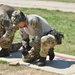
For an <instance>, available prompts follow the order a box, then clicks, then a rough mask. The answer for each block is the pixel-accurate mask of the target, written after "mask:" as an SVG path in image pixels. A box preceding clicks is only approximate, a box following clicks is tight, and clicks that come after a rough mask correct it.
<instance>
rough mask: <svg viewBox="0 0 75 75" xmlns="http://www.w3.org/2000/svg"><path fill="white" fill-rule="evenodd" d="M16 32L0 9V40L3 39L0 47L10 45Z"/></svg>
mask: <svg viewBox="0 0 75 75" xmlns="http://www.w3.org/2000/svg"><path fill="white" fill-rule="evenodd" d="M16 30H17V29H15V27H13V24H12V23H11V21H10V19H9V17H8V15H7V13H6V12H5V11H4V10H2V9H0V38H3V39H4V41H3V43H0V46H1V47H4V46H5V47H7V46H10V45H11V43H12V41H13V37H14V34H15V31H16Z"/></svg>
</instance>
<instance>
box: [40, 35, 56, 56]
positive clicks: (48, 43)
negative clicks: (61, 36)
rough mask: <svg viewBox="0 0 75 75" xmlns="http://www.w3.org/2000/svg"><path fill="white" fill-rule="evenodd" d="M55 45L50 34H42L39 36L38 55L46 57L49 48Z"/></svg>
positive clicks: (53, 38)
mask: <svg viewBox="0 0 75 75" xmlns="http://www.w3.org/2000/svg"><path fill="white" fill-rule="evenodd" d="M55 45H56V40H55V37H54V36H52V35H50V34H48V35H46V36H43V37H42V38H41V50H40V56H41V57H46V56H47V55H48V52H49V49H50V48H54V46H55Z"/></svg>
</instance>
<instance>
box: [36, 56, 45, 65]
mask: <svg viewBox="0 0 75 75" xmlns="http://www.w3.org/2000/svg"><path fill="white" fill-rule="evenodd" d="M45 64H46V57H41V56H40V59H39V61H38V63H37V65H38V66H45Z"/></svg>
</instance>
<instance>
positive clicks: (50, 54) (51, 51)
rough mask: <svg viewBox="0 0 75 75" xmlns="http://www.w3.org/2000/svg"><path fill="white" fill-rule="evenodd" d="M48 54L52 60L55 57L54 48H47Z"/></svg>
mask: <svg viewBox="0 0 75 75" xmlns="http://www.w3.org/2000/svg"><path fill="white" fill-rule="evenodd" d="M48 55H49V60H50V61H52V60H53V59H54V57H55V54H54V48H51V49H49V53H48Z"/></svg>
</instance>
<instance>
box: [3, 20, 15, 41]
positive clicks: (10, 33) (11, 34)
mask: <svg viewBox="0 0 75 75" xmlns="http://www.w3.org/2000/svg"><path fill="white" fill-rule="evenodd" d="M4 25H5V31H6V32H5V34H4V35H3V36H2V38H5V40H6V41H10V40H11V38H12V37H14V30H13V26H12V24H11V22H10V21H4Z"/></svg>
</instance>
